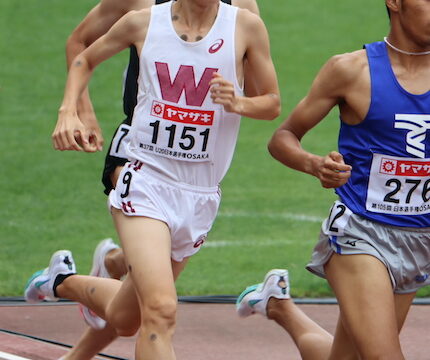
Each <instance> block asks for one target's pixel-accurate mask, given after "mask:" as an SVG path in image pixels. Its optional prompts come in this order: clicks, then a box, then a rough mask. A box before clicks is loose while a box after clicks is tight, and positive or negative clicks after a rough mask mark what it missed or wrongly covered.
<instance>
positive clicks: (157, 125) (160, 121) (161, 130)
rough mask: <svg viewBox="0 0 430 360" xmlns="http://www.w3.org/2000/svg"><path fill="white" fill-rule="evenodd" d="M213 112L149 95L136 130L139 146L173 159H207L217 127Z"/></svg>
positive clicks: (210, 155) (213, 144)
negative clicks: (148, 108)
mask: <svg viewBox="0 0 430 360" xmlns="http://www.w3.org/2000/svg"><path fill="white" fill-rule="evenodd" d="M217 113H219V112H216V111H214V110H202V109H201V108H198V109H196V108H190V107H187V108H182V107H178V106H176V104H172V103H169V102H166V101H164V100H163V101H159V100H154V99H153V100H152V104H151V107H150V113H149V114H146V116H145V119H144V124H143V127H139V128H140V131H138V132H137V135H138V142H139V148H140V150H141V151H144V152H147V153H153V154H156V155H160V156H164V157H167V158H171V159H175V160H183V161H193V162H202V161H211V160H212V159H213V157H214V147H215V140H216V135H217V129H218V119H217ZM142 129H144V130H142Z"/></svg>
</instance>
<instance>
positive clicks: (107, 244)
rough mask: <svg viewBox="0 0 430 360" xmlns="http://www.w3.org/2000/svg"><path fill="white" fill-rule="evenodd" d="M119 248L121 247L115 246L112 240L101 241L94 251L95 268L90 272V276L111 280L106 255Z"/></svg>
mask: <svg viewBox="0 0 430 360" xmlns="http://www.w3.org/2000/svg"><path fill="white" fill-rule="evenodd" d="M118 248H119V246H118V245H117V244H115V243H114V242H113V240H112V239H104V240H102V241H100V242H99V244H98V245H97V247H96V249H95V250H94V255H93V266H92V268H91V271H90V276H97V277H102V278H110V277H111V276H110V275H109V273H108V271H107V269H106V266H105V258H106V254H107V253H108V252H110V251H112V250H115V249H118Z"/></svg>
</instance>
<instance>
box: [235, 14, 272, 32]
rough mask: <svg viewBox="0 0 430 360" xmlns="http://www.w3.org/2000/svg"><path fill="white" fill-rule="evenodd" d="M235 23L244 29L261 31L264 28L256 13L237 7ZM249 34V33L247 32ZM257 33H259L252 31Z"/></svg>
mask: <svg viewBox="0 0 430 360" xmlns="http://www.w3.org/2000/svg"><path fill="white" fill-rule="evenodd" d="M237 24H238V25H239V26H240V27H241V28H242V29H244V30H246V31H257V32H258V31H261V30H264V29H265V28H266V26H265V25H264V22H263V20H262V19H261V18H260V16H258V15H257V14H255V13H253V12H251V11H250V10H248V9H239V11H238V13H237ZM248 34H249V33H248ZM252 34H254V35H256V36H257V35H259V33H252Z"/></svg>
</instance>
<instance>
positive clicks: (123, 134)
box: [109, 124, 130, 159]
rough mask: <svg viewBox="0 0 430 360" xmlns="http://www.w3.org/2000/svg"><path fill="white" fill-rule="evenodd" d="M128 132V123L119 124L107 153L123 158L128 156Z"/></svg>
mask: <svg viewBox="0 0 430 360" xmlns="http://www.w3.org/2000/svg"><path fill="white" fill-rule="evenodd" d="M129 132H130V125H127V124H121V126H120V127H119V128H118V130H117V131H116V133H115V135H114V137H113V139H112V145H111V147H110V152H109V155H111V156H116V157H119V158H124V159H127V158H128V155H127V151H126V146H127V144H128V143H129V142H130V137H129V136H128V134H129Z"/></svg>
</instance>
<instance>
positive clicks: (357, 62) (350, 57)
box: [323, 50, 369, 85]
mask: <svg viewBox="0 0 430 360" xmlns="http://www.w3.org/2000/svg"><path fill="white" fill-rule="evenodd" d="M368 67H369V65H368V61H367V56H366V51H365V50H357V51H354V52H349V53H344V54H339V55H335V56H333V57H331V58H330V59H329V60H328V61H327V63H326V64H325V66H324V68H323V70H324V71H325V72H326V73H328V75H329V76H330V77H332V78H333V79H337V80H338V81H337V82H340V81H341V82H343V83H344V84H345V85H346V84H348V83H350V82H352V81H356V80H357V79H358V78H359V77H360V75H361V74H363V72H364V71H368Z"/></svg>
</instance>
